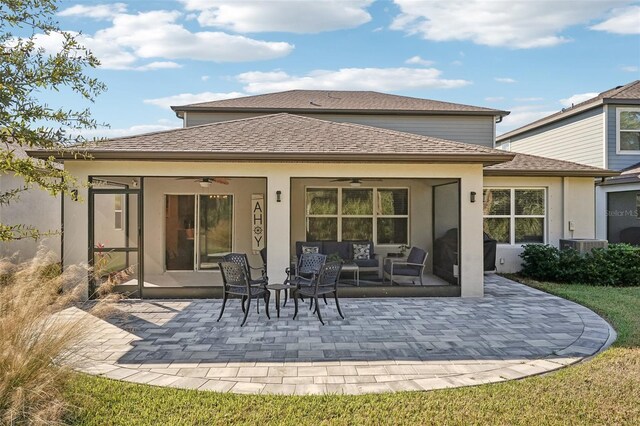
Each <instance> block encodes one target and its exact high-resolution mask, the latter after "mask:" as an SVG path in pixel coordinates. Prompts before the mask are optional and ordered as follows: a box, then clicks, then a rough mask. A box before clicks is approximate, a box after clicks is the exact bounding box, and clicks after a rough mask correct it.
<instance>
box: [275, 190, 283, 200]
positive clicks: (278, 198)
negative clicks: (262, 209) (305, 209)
mask: <svg viewBox="0 0 640 426" xmlns="http://www.w3.org/2000/svg"><path fill="white" fill-rule="evenodd" d="M276 201H277V202H278V203H279V202H280V201H282V191H276Z"/></svg>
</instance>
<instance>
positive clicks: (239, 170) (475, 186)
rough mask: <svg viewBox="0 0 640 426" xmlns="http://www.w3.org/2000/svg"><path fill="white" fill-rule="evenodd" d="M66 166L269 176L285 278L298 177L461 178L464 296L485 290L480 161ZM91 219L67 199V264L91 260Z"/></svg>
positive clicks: (271, 215)
mask: <svg viewBox="0 0 640 426" xmlns="http://www.w3.org/2000/svg"><path fill="white" fill-rule="evenodd" d="M65 166H66V168H67V170H68V171H69V172H70V173H72V174H73V175H75V176H76V177H78V178H79V179H81V180H83V181H84V180H86V179H87V178H88V176H89V175H103V176H107V175H138V176H225V177H230V178H233V177H234V176H235V177H266V178H267V190H266V197H265V199H266V205H267V248H268V251H269V270H268V274H269V278H270V280H272V281H273V282H278V281H281V280H284V278H285V273H284V269H285V267H286V266H288V264H289V256H290V251H289V247H290V242H291V233H292V229H291V221H290V220H289V218H290V217H291V215H292V211H291V202H290V201H291V200H290V197H291V192H292V188H291V179H292V178H302V177H310V178H314V177H333V178H337V177H361V178H364V177H373V178H407V179H411V178H459V179H461V192H462V194H463V195H462V206H461V211H462V214H461V232H462V236H461V253H462V259H461V260H462V267H461V292H462V296H463V297H472V296H482V295H483V275H482V269H483V268H482V256H481V255H480V254H479V253H481V252H482V203H481V202H478V201H477V202H475V203H471V202H470V201H469V197H468V195H465V194H468V193H469V192H471V191H474V192H476V193H478V194H481V193H482V166H481V165H479V164H469V165H467V164H464V165H463V164H460V165H457V164H376V165H371V164H348V167H347V166H345V164H335V163H334V164H327V163H248V162H244V163H243V162H237V163H233V162H225V163H222V162H220V163H216V162H155V161H90V162H89V161H87V162H83V161H68V162H67V163H66V164H65ZM276 191H282V202H276ZM80 196H81V197H82V198H84V199H85V200H86V198H87V190H86V189H83V190H81V192H80ZM426 216H430V214H426ZM87 220H88V217H87V203H86V201H85V202H73V203H67V204H65V227H66V229H65V231H66V235H65V237H66V238H65V262H66V264H72V263H79V262H86V260H87V242H88V234H87V232H88V222H87ZM145 231H146V234H149V232H152V231H150V229H149V227H148V226H147V227H145ZM157 232H158V233H159V232H160V231H157ZM145 238H146V236H145ZM149 245H151V243H149ZM146 250H149V247H146ZM146 250H145V251H146ZM145 266H146V265H145Z"/></svg>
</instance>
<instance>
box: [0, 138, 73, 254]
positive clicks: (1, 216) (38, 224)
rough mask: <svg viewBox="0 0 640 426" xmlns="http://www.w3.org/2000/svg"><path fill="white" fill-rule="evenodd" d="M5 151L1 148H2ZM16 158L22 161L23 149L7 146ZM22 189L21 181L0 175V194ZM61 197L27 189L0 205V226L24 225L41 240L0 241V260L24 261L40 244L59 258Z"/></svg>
mask: <svg viewBox="0 0 640 426" xmlns="http://www.w3.org/2000/svg"><path fill="white" fill-rule="evenodd" d="M3 149H5V148H3ZM7 149H10V150H13V152H14V155H15V156H16V157H18V158H25V157H26V155H27V154H26V153H25V151H24V149H23V148H22V147H20V146H18V145H10V146H9V147H8V148H7ZM24 187H25V182H24V179H22V178H21V177H17V176H13V175H11V174H0V194H6V193H8V192H10V191H13V190H16V189H21V188H24ZM61 203H62V197H60V196H56V197H54V196H52V195H51V194H49V193H48V192H47V191H44V190H42V189H40V188H37V187H31V188H29V189H27V190H26V191H20V192H19V194H18V197H17V198H16V199H13V200H11V201H10V202H9V204H0V222H1V223H2V224H4V225H10V226H13V225H26V226H28V227H33V228H35V229H38V230H39V231H40V232H42V233H43V234H48V235H46V236H45V237H44V238H42V239H40V240H38V241H36V240H34V239H32V238H24V239H19V240H13V241H2V242H0V257H11V258H12V259H14V260H15V261H16V262H22V261H26V260H28V259H31V258H33V257H34V256H35V254H36V252H37V251H38V248H39V247H40V246H41V245H42V246H44V248H45V249H47V250H49V251H50V252H51V253H53V254H54V255H55V256H57V257H58V258H59V256H60V252H61V246H60V244H61V239H60V231H61V228H60V224H61V216H62V210H61Z"/></svg>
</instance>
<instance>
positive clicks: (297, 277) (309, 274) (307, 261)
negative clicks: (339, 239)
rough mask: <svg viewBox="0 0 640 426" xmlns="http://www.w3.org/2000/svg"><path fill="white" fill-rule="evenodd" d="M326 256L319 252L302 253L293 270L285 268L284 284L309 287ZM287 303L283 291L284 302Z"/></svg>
mask: <svg viewBox="0 0 640 426" xmlns="http://www.w3.org/2000/svg"><path fill="white" fill-rule="evenodd" d="M326 261H327V256H326V255H324V254H320V253H302V254H301V255H300V258H299V259H298V263H297V264H296V267H295V270H291V268H287V269H286V270H285V272H286V273H287V279H286V281H285V282H284V283H285V284H291V285H295V286H296V287H297V288H300V287H309V286H312V285H313V279H314V278H315V277H316V276H317V275H318V274H319V273H320V269H322V266H323V265H324V264H325V263H326ZM286 304H287V295H286V293H285V298H284V304H283V306H286Z"/></svg>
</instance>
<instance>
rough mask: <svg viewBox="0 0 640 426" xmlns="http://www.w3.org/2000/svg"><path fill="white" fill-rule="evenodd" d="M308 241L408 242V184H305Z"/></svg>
mask: <svg viewBox="0 0 640 426" xmlns="http://www.w3.org/2000/svg"><path fill="white" fill-rule="evenodd" d="M306 228H307V229H306V233H307V241H357V240H371V241H374V243H376V244H408V243H409V190H408V189H407V188H307V191H306Z"/></svg>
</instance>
